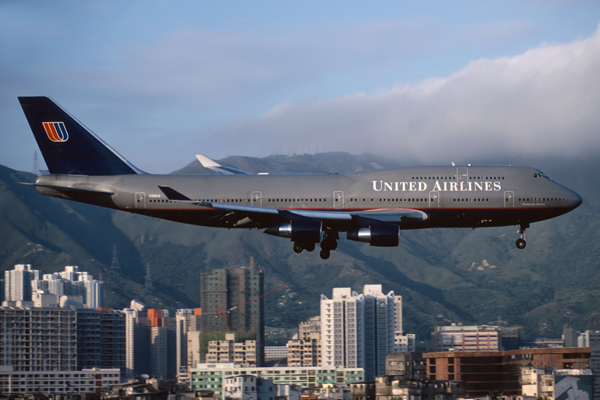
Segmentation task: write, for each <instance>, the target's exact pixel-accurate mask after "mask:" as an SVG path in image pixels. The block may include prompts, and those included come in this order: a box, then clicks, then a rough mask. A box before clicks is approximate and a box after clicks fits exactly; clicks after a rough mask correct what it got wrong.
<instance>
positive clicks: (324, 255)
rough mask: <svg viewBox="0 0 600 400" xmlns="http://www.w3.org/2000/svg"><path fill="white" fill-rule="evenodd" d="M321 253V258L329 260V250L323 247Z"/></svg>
mask: <svg viewBox="0 0 600 400" xmlns="http://www.w3.org/2000/svg"><path fill="white" fill-rule="evenodd" d="M319 255H320V256H321V258H322V259H323V260H327V259H328V258H329V256H330V255H331V254H330V252H329V250H325V249H321V252H320V253H319Z"/></svg>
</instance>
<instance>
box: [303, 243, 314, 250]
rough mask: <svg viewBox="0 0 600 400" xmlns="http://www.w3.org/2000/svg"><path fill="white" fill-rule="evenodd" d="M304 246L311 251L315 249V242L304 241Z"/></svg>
mask: <svg viewBox="0 0 600 400" xmlns="http://www.w3.org/2000/svg"><path fill="white" fill-rule="evenodd" d="M304 248H305V249H306V250H307V251H313V250H314V249H315V244H314V243H305V244H304Z"/></svg>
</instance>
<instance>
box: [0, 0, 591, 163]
mask: <svg viewBox="0 0 600 400" xmlns="http://www.w3.org/2000/svg"><path fill="white" fill-rule="evenodd" d="M599 23H600V2H598V1H592V0H589V1H583V0H582V1H558V0H547V1H541V0H536V1H533V0H531V1H528V0H519V1H512V0H504V1H500V2H499V1H485V0H479V1H455V2H449V1H427V0H425V1H374V2H366V1H352V0H350V1H347V0H345V1H328V0H306V1H301V0H298V1H263V2H248V1H236V0H232V1H226V2H223V1H186V0H182V1H176V2H175V1H172V2H169V1H103V0H96V1H85V0H83V1H74V0H73V1H60V0H55V1H52V2H47V1H29V0H21V1H16V0H15V1H8V0H5V1H0V121H2V124H1V125H0V126H1V128H0V138H1V139H2V144H1V145H0V164H2V165H5V166H8V167H10V168H14V169H18V170H24V171H33V169H34V168H33V166H34V161H33V160H34V154H35V153H36V151H38V152H39V150H38V148H37V145H36V143H35V140H34V139H33V135H32V134H31V131H30V129H29V126H28V124H27V121H26V119H25V117H24V115H23V112H22V110H21V109H20V106H19V103H18V101H17V97H18V96H49V97H51V98H53V99H54V100H55V101H56V102H57V103H59V104H60V105H61V106H62V107H63V108H65V109H66V110H68V111H69V113H70V114H72V115H73V116H75V117H76V118H77V119H78V120H79V121H81V122H82V123H84V124H85V125H86V126H87V127H88V128H90V129H91V130H92V131H94V132H95V133H96V134H97V135H98V136H100V137H101V138H102V139H103V140H104V141H105V142H107V143H108V144H110V145H111V146H112V147H113V148H114V149H116V150H117V151H118V152H119V153H120V154H121V155H123V156H124V157H125V158H127V159H128V160H129V161H130V162H132V163H133V164H134V165H135V166H137V167H138V168H140V169H142V170H144V171H147V172H151V173H168V172H171V171H174V170H176V169H179V168H181V167H183V166H185V165H187V164H188V163H189V162H191V161H193V160H194V155H195V154H204V155H206V156H208V157H211V158H214V159H220V158H223V157H226V156H230V155H241V156H256V157H264V156H268V155H271V154H303V153H317V152H328V151H346V152H349V153H352V154H362V153H372V154H376V155H380V156H385V157H390V158H394V159H398V160H407V161H410V162H413V163H423V164H442V165H445V164H449V163H450V162H456V163H457V164H458V163H468V162H470V161H471V160H472V159H477V160H480V159H482V158H496V157H502V158H503V159H510V158H511V157H514V158H519V159H522V158H523V157H527V156H545V155H549V156H555V155H559V156H562V157H564V156H566V157H580V156H585V157H595V156H596V155H598V153H599V150H600V27H599ZM39 168H41V169H44V168H45V165H44V163H43V160H42V159H41V157H40V161H39Z"/></svg>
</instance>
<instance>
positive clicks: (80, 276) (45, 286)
mask: <svg viewBox="0 0 600 400" xmlns="http://www.w3.org/2000/svg"><path fill="white" fill-rule="evenodd" d="M31 287H32V288H33V290H40V291H44V292H46V293H50V294H55V295H57V296H58V297H61V296H65V295H66V296H81V297H82V299H83V304H85V305H86V306H87V308H91V309H95V308H98V307H102V306H103V303H104V282H102V281H99V280H96V279H94V277H93V276H92V275H90V274H88V273H87V272H85V271H80V270H79V267H77V266H66V267H65V270H64V271H61V272H55V273H53V274H44V275H43V277H42V280H39V274H38V276H37V277H36V278H35V280H33V281H31Z"/></svg>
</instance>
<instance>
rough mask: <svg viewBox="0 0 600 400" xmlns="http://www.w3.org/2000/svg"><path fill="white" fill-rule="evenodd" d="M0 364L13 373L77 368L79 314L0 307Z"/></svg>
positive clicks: (52, 309) (59, 309)
mask: <svg viewBox="0 0 600 400" xmlns="http://www.w3.org/2000/svg"><path fill="white" fill-rule="evenodd" d="M0 365H5V366H12V368H13V370H14V371H70V370H76V369H77V311H76V310H74V309H66V308H57V307H40V308H16V307H0Z"/></svg>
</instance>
